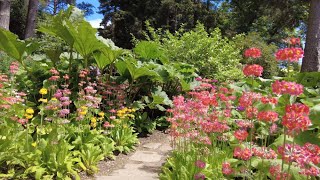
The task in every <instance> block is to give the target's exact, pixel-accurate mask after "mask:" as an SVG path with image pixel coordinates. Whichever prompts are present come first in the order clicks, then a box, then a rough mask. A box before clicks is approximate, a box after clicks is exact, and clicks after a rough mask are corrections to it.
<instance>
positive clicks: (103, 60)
mask: <svg viewBox="0 0 320 180" xmlns="http://www.w3.org/2000/svg"><path fill="white" fill-rule="evenodd" d="M122 52H123V51H122V50H121V49H119V50H112V49H111V48H109V47H104V48H103V49H101V50H100V51H97V52H95V53H94V54H93V56H94V58H95V60H96V62H97V65H98V67H99V68H100V69H104V68H105V67H106V66H107V65H109V64H111V63H113V62H115V60H116V59H117V58H118V57H119V56H120V55H121V54H122Z"/></svg>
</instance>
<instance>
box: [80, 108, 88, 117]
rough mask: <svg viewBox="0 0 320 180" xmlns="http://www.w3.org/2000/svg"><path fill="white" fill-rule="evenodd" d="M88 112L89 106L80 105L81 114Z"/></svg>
mask: <svg viewBox="0 0 320 180" xmlns="http://www.w3.org/2000/svg"><path fill="white" fill-rule="evenodd" d="M87 113H88V107H87V106H81V107H80V111H79V115H82V116H84V115H86V114H87Z"/></svg>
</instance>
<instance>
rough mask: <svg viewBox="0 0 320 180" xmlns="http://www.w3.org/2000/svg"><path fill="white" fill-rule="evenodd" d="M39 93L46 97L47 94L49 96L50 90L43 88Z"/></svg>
mask: <svg viewBox="0 0 320 180" xmlns="http://www.w3.org/2000/svg"><path fill="white" fill-rule="evenodd" d="M39 93H40V94H42V95H45V94H48V90H47V89H46V88H41V89H40V91H39Z"/></svg>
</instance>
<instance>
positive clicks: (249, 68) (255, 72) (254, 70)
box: [243, 64, 263, 77]
mask: <svg viewBox="0 0 320 180" xmlns="http://www.w3.org/2000/svg"><path fill="white" fill-rule="evenodd" d="M262 72H263V67H262V66H260V65H258V64H252V65H246V66H245V67H244V69H243V74H244V75H245V76H256V77H260V76H262Z"/></svg>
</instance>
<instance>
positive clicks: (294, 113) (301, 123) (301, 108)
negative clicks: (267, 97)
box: [282, 103, 312, 135]
mask: <svg viewBox="0 0 320 180" xmlns="http://www.w3.org/2000/svg"><path fill="white" fill-rule="evenodd" d="M282 125H283V126H284V127H286V128H287V130H288V134H290V135H295V134H298V133H300V132H301V131H305V130H307V129H308V127H309V126H311V125H312V124H311V120H310V119H309V107H308V106H306V105H304V104H300V103H296V104H293V105H287V106H286V111H285V115H284V116H283V118H282Z"/></svg>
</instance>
